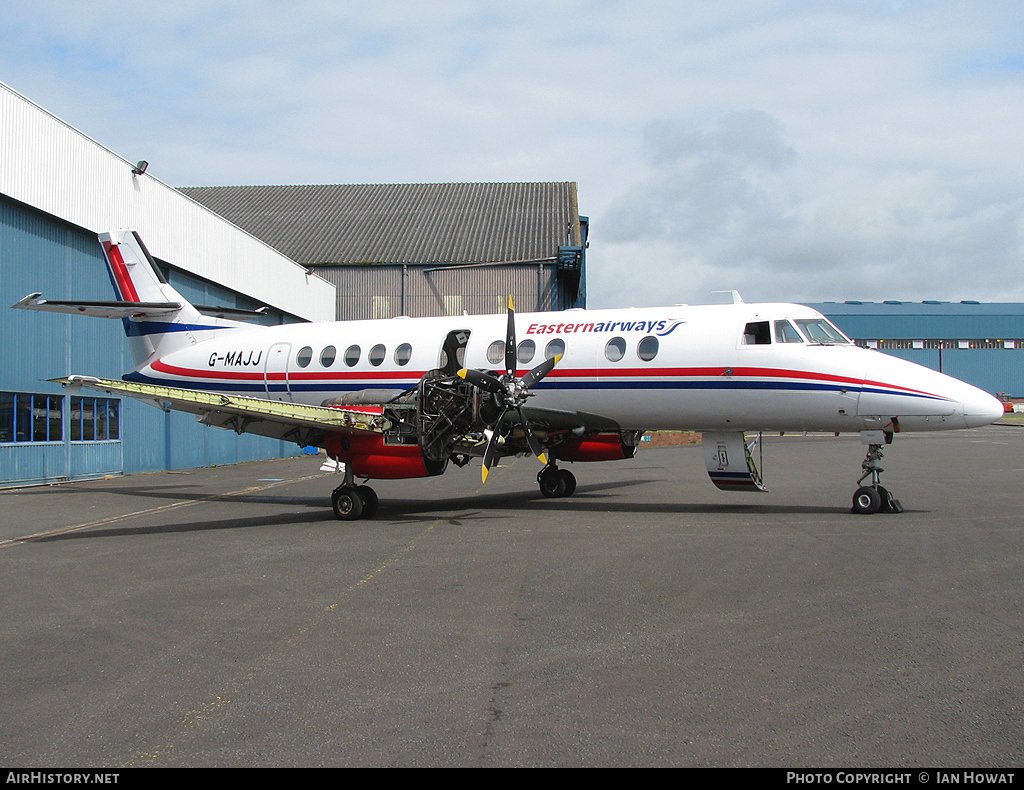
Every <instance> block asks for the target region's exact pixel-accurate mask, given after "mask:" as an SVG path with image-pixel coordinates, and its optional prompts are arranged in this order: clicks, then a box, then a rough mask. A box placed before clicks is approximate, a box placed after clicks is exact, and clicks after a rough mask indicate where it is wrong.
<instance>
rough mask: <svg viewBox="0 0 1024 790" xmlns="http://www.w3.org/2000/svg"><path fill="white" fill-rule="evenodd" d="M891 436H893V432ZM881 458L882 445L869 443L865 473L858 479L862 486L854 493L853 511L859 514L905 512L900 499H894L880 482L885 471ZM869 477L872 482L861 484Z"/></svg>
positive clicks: (862, 464) (864, 462)
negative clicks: (880, 463)
mask: <svg viewBox="0 0 1024 790" xmlns="http://www.w3.org/2000/svg"><path fill="white" fill-rule="evenodd" d="M889 437H891V434H890V435H889ZM889 441H892V439H891V438H889ZM881 459H882V445H881V444H868V452H867V455H866V456H865V458H864V461H863V462H862V463H861V468H862V469H863V470H864V474H862V475H861V476H860V480H858V481H857V484H858V485H859V486H860V488H858V489H857V490H856V492H854V494H853V507H852V508H851V510H852V512H854V513H858V514H870V513H902V512H903V505H901V504H900V502H899V500H898V499H894V498H893V496H892V494H890V493H889V491H888V489H886V488H884V487H883V486H882V485H881V483H880V482H879V481H880V480H881V475H882V472H884V471H885V470H884V469H882V467H881V466H879V464H878V462H879V461H880V460H881ZM869 477H870V478H871V482H870V483H869V484H868V485H861V484H862V483H863V482H864V481H865V480H867V479H868V478H869Z"/></svg>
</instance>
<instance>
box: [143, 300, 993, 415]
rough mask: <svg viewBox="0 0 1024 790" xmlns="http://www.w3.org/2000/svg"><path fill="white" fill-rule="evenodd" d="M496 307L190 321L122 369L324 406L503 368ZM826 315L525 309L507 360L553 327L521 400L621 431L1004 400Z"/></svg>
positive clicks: (525, 363) (958, 408)
mask: <svg viewBox="0 0 1024 790" xmlns="http://www.w3.org/2000/svg"><path fill="white" fill-rule="evenodd" d="M506 320H507V319H506V316H504V315H487V316H451V317H441V318H395V319H387V320H376V321H346V322H331V323H312V324H288V325H283V326H276V327H252V328H210V329H204V328H203V327H198V328H195V329H194V331H193V333H192V334H193V339H194V341H195V342H194V343H193V344H192V345H190V346H188V347H186V348H183V349H180V350H178V351H174V352H172V353H170V354H167V355H165V356H163V357H162V358H159V359H151V360H149V361H147V363H146V364H144V365H143V366H141V367H140V368H138V369H137V370H136V371H134V372H133V373H130V374H128V375H127V376H125V378H126V379H129V380H138V381H146V382H150V383H159V384H166V385H170V386H176V387H187V388H192V389H206V390H212V391H218V392H224V393H237V394H247V395H255V396H257V397H264V398H269V399H272V400H287V401H295V402H301V403H309V404H321V403H323V402H324V401H326V400H328V399H330V398H332V397H335V396H337V395H338V394H339V393H343V392H351V391H355V390H365V389H385V390H405V389H411V388H412V387H414V386H415V385H416V384H417V382H418V381H419V379H420V378H421V377H422V376H423V375H424V373H426V372H427V371H429V370H432V369H437V368H445V369H446V370H448V371H449V372H452V373H454V372H455V370H456V369H457V368H461V367H466V368H479V369H485V370H495V371H498V372H504V356H503V343H504V339H505V334H506ZM823 321H824V319H823V318H822V316H821V315H820V314H819V313H817V312H816V311H814V310H812V309H810V308H807V307H804V306H801V305H793V304H742V303H741V304H732V305H713V306H677V307H668V308H643V309H616V310H568V311H562V312H551V313H523V314H519V315H517V316H516V318H515V325H516V336H517V339H518V343H519V353H520V362H519V366H518V373H519V375H522V374H523V373H524V372H525V371H526V370H529V369H530V368H531V367H533V366H535V365H537V364H538V363H540V362H541V361H542V360H543V359H544V358H545V356H546V355H550V354H551V353H554V352H555V351H557V350H558V349H557V348H556V346H557V345H558V344H557V342H556V343H555V346H552V350H551V351H548V346H549V344H551V343H552V342H553V341H561V343H562V344H564V350H563V351H562V353H563V357H562V359H561V360H560V361H559V363H558V365H557V367H556V368H555V370H554V371H553V372H552V373H551V374H550V375H548V376H547V377H546V378H545V379H544V380H543V381H542V382H540V383H539V384H538V385H537V386H536V387H535V388H534V390H533V395H534V397H533V398H532V399H531V400H530V401H529V403H528V404H527V405H528V406H537V407H543V408H548V409H561V410H566V411H573V412H575V411H579V412H586V413H591V414H596V415H600V416H602V417H605V418H609V419H611V420H614V421H616V422H617V423H618V424H619V425H620V427H621V428H622V429H623V430H673V429H675V430H698V431H702V430H703V431H722V430H735V431H756V430H771V431H774V430H778V431H793V430H819V431H863V430H872V429H879V428H881V427H883V426H884V425H885V424H886V423H888V422H889V420H891V418H893V417H898V418H899V424H900V428H901V429H902V430H905V431H906V430H944V429H953V428H969V427H974V426H978V425H984V424H988V423H990V422H993V421H994V420H996V419H998V417H999V415H1000V414H1001V413H1002V406H1001V404H1000V403H999V402H998V401H997V400H996V399H995V398H993V397H992V396H990V395H988V394H987V393H984V392H982V391H981V390H979V389H977V388H975V387H972V386H970V385H968V384H965V383H964V382H961V381H959V380H957V379H954V378H951V377H949V376H945V375H943V374H941V373H937V372H935V371H933V370H930V369H928V368H924V367H921V366H919V365H915V364H912V363H910V362H906V361H904V360H900V359H897V358H894V357H890V356H887V355H885V354H883V353H880V352H878V351H873V350H868V349H864V348H860V347H857V346H855V345H853V344H850V343H848V342H846V341H845V339H844V338H838V339H837V338H835V337H832V338H830V339H829V338H826V339H825V340H826V342H816V341H818V340H821V338H820V337H817V336H812V335H814V333H815V332H816V331H817V329H816V327H820V326H821V325H820V324H819V323H817V322H823ZM825 323H826V324H827V322H825ZM786 324H788V325H789V328H788V329H787V327H786V326H785V325H786ZM828 327H831V325H828ZM797 328H799V331H792V330H794V329H797ZM832 331H833V332H834V331H835V330H834V328H832ZM531 344H532V354H531V353H530V348H531ZM446 347H447V348H448V349H449V351H454V353H456V355H457V357H458V358H457V359H456V360H447V359H446V354H445V352H444V349H445V348H446ZM489 351H490V353H489Z"/></svg>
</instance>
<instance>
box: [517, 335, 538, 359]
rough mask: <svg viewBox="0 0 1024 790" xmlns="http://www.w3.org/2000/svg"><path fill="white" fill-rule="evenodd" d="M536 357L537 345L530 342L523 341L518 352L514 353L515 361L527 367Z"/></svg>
mask: <svg viewBox="0 0 1024 790" xmlns="http://www.w3.org/2000/svg"><path fill="white" fill-rule="evenodd" d="M536 355H537V344H536V343H534V342H533V341H532V340H524V341H523V342H522V343H520V344H519V350H518V351H517V352H516V359H518V360H519V364H520V365H529V364H530V363H531V362H533V358H534V357H535V356H536Z"/></svg>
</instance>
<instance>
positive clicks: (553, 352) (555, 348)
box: [544, 337, 565, 359]
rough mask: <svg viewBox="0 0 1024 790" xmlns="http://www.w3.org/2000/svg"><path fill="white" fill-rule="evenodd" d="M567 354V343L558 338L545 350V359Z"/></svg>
mask: <svg viewBox="0 0 1024 790" xmlns="http://www.w3.org/2000/svg"><path fill="white" fill-rule="evenodd" d="M564 353H565V341H564V340H562V338H560V337H556V338H555V339H554V340H552V341H551V342H550V343H548V344H547V346H546V347H545V348H544V359H551V358H553V357H556V356H558V355H559V354H564Z"/></svg>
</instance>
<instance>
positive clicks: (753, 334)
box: [743, 321, 772, 346]
mask: <svg viewBox="0 0 1024 790" xmlns="http://www.w3.org/2000/svg"><path fill="white" fill-rule="evenodd" d="M771 342H772V331H771V329H770V327H769V323H768V322H767V321H751V322H750V323H749V324H747V326H746V327H745V328H744V330H743V344H744V345H746V346H764V345H768V344H770V343H771Z"/></svg>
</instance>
